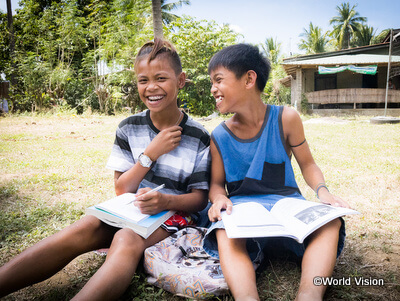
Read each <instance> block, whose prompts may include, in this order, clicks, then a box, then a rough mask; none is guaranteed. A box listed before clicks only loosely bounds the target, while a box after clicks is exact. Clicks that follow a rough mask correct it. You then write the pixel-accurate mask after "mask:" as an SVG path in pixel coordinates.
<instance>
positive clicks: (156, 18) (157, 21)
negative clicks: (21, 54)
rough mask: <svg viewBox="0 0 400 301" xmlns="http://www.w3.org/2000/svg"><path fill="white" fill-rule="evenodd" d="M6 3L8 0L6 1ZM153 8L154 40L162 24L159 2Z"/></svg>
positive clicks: (161, 32) (161, 31) (159, 0)
mask: <svg viewBox="0 0 400 301" xmlns="http://www.w3.org/2000/svg"><path fill="white" fill-rule="evenodd" d="M7 1H8V0H7ZM151 2H152V6H153V29H154V38H162V37H163V23H162V15H161V0H151Z"/></svg>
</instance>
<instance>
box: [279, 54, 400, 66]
mask: <svg viewBox="0 0 400 301" xmlns="http://www.w3.org/2000/svg"><path fill="white" fill-rule="evenodd" d="M388 59H389V56H388V55H381V54H354V55H337V56H329V57H321V58H315V59H308V60H301V61H300V60H299V61H292V62H283V63H282V65H284V66H285V65H286V66H290V65H296V66H303V65H325V66H328V65H349V64H384V63H388ZM391 61H392V62H400V56H398V55H396V56H392V58H391Z"/></svg>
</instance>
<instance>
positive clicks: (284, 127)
mask: <svg viewBox="0 0 400 301" xmlns="http://www.w3.org/2000/svg"><path fill="white" fill-rule="evenodd" d="M208 71H209V74H210V77H211V82H212V88H211V92H212V94H213V96H214V97H215V99H216V106H217V108H218V110H219V111H220V113H222V114H224V113H228V112H229V113H233V116H232V117H231V118H230V119H229V120H227V121H226V122H224V123H222V124H220V125H219V126H218V127H217V128H216V129H215V130H214V131H213V133H212V137H211V138H212V140H211V146H210V147H211V158H212V163H211V165H212V168H211V183H210V193H209V199H210V201H211V203H212V206H211V208H210V209H209V211H208V216H209V219H210V221H211V222H213V224H212V226H211V227H210V229H209V231H208V233H207V235H206V238H205V241H204V248H205V250H206V251H207V252H209V253H210V254H211V255H214V256H219V258H220V261H221V267H222V271H223V274H224V277H225V279H226V281H227V283H228V286H229V288H230V290H231V293H232V294H233V296H234V298H235V300H259V296H258V292H257V287H256V276H255V271H254V268H253V263H255V262H257V260H260V256H261V255H260V254H261V250H262V248H273V247H274V244H275V242H273V240H271V239H268V238H257V239H242V238H240V239H238V238H236V239H230V238H228V237H227V235H226V232H225V229H224V225H223V222H222V220H221V211H222V210H226V212H227V213H228V214H230V213H231V211H232V205H233V204H234V203H235V199H236V198H238V197H240V196H250V197H251V196H256V198H255V200H257V201H258V202H261V203H262V204H263V205H264V206H265V207H267V209H270V208H271V207H272V206H273V205H274V204H275V203H276V202H277V201H278V200H279V199H281V198H283V197H288V196H290V197H295V198H299V199H303V197H302V196H301V194H300V191H299V188H298V186H297V184H296V181H295V177H294V173H293V169H292V165H291V156H292V154H293V155H294V157H295V158H296V160H297V162H298V164H299V166H300V169H301V172H302V175H303V177H304V179H305V181H306V182H307V184H308V185H309V186H310V187H311V188H312V189H314V190H315V191H316V193H317V196H318V197H319V199H320V201H321V202H322V203H325V204H331V205H334V206H341V207H349V205H348V204H347V203H346V202H345V201H343V200H342V199H340V198H338V197H336V196H334V195H332V194H331V193H330V192H329V191H328V189H327V187H326V185H325V181H324V177H323V174H322V172H321V170H320V169H319V167H318V166H317V164H316V163H315V162H314V159H313V157H312V155H311V152H310V149H309V147H308V144H307V141H306V139H305V135H304V130H303V124H302V121H301V119H300V116H299V115H298V114H297V112H296V111H295V110H293V109H291V108H289V107H279V106H271V105H266V104H264V103H263V101H262V100H261V97H260V96H261V92H262V91H263V90H264V87H265V84H266V82H267V80H268V76H269V72H270V65H269V62H268V60H267V59H266V58H264V57H263V56H262V55H261V54H260V52H259V50H258V49H257V48H256V47H254V46H250V45H246V44H238V45H233V46H229V47H227V48H225V49H223V50H221V51H220V52H218V53H217V54H216V55H215V56H214V57H213V58H212V59H211V61H210V64H209V69H208ZM344 236H345V234H344V224H343V221H342V220H341V219H335V220H333V221H332V222H330V223H328V224H326V225H325V226H323V227H321V228H319V229H318V230H316V231H315V232H314V233H313V234H311V235H310V236H309V238H308V239H307V240H306V241H305V243H304V244H299V243H297V242H295V241H294V240H289V239H288V240H289V241H286V243H285V244H283V245H285V247H287V248H288V249H290V250H291V251H293V252H295V254H297V255H299V256H302V272H301V280H300V287H299V290H298V293H297V297H296V299H297V300H322V298H323V295H324V293H325V290H326V287H325V286H315V285H314V284H313V279H314V277H316V276H320V277H329V276H331V275H332V272H333V269H334V266H335V262H336V258H337V256H338V254H340V251H341V250H342V248H343V244H344ZM252 244H253V245H252ZM254 246H257V248H258V250H257V252H255V253H254V254H253V252H252V251H250V250H253V249H254ZM238 271H239V272H238Z"/></svg>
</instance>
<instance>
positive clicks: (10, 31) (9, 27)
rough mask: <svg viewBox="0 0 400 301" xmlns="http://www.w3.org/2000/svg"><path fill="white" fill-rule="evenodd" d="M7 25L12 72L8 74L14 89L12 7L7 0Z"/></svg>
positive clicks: (14, 67) (9, 0)
mask: <svg viewBox="0 0 400 301" xmlns="http://www.w3.org/2000/svg"><path fill="white" fill-rule="evenodd" d="M7 23H8V24H7V25H8V34H9V37H10V58H11V64H12V67H13V68H12V70H13V71H11V74H10V77H11V78H10V79H11V87H15V85H16V78H15V74H14V70H15V69H16V66H15V65H16V63H15V59H14V53H15V36H14V25H13V16H12V7H11V0H7Z"/></svg>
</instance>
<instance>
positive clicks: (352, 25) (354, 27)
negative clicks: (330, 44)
mask: <svg viewBox="0 0 400 301" xmlns="http://www.w3.org/2000/svg"><path fill="white" fill-rule="evenodd" d="M356 7H357V4H355V5H353V6H352V7H351V8H350V3H349V2H347V3H342V4H341V5H340V6H337V7H336V9H337V11H338V13H339V15H338V16H335V17H333V18H332V19H331V20H330V21H329V22H330V24H331V25H333V30H332V36H333V37H335V38H336V40H337V43H338V47H339V49H345V48H349V47H350V44H351V40H352V38H353V37H354V34H355V33H356V32H357V31H358V30H359V27H360V25H361V24H362V23H363V22H367V18H365V17H361V16H360V14H359V13H358V12H357V11H356V10H355V8H356Z"/></svg>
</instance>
